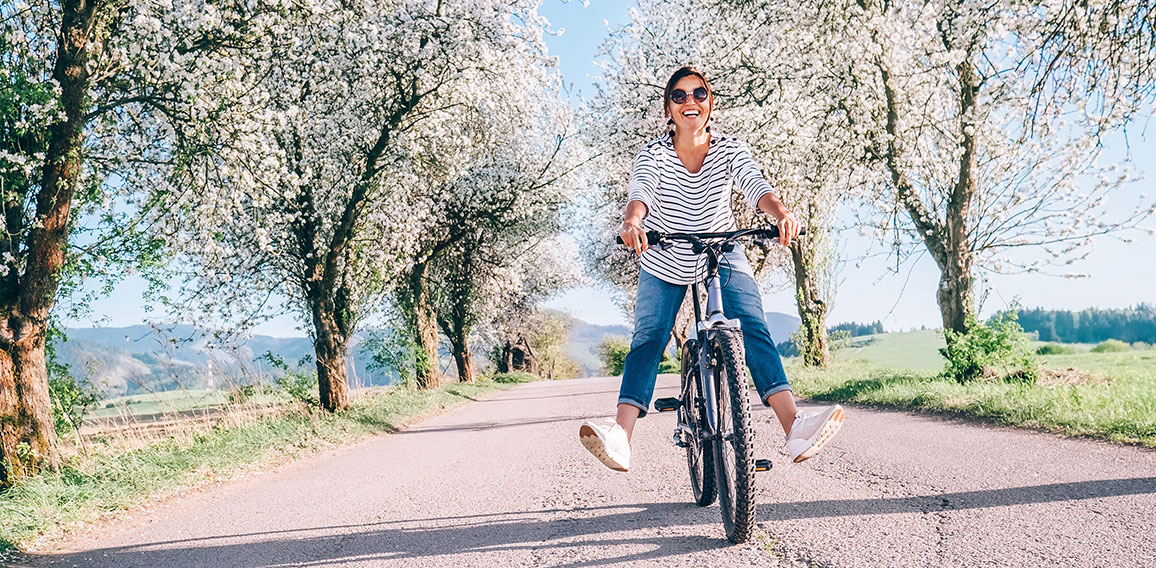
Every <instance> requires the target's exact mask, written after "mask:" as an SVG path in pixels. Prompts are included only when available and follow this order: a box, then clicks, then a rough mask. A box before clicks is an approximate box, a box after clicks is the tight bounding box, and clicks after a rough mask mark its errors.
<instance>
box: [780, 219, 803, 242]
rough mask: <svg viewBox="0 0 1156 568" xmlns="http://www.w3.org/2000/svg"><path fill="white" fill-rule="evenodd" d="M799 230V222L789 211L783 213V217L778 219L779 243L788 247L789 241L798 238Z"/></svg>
mask: <svg viewBox="0 0 1156 568" xmlns="http://www.w3.org/2000/svg"><path fill="white" fill-rule="evenodd" d="M800 228H801V225H799V220H798V219H796V218H795V216H794V215H792V214H791V212H790V211H784V212H783V216H782V217H780V218H779V243H780V244H782V245H783V246H790V244H791V241H793V240H795V239H797V238H799V229H800Z"/></svg>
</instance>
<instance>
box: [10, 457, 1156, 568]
mask: <svg viewBox="0 0 1156 568" xmlns="http://www.w3.org/2000/svg"><path fill="white" fill-rule="evenodd" d="M1148 493H1156V477H1142V478H1130V479H1112V480H1097V481H1085V482H1077V483H1055V484H1048V485H1035V486H1028V487H1014V488H1005V489H991V490H982V491H968V492H958V493H943V494H938V495H926V496H917V497H897V498H886V499H851V500H828V501H810V502H806V501H800V502H791V503H766V504H762V505H761V506H760V508H759V512H760V515H759V519H760V521H763V522H767V521H789V520H794V519H806V518H820V517H834V516H857V515H880V514H895V513H912V512H918V513H933V512H941V511H950V510H962V509H977V508H992V507H1006V506H1014V505H1024V504H1032V503H1046V502H1062V501H1075V500H1083V499H1098V498H1105V497H1117V496H1125V495H1138V494H1148ZM718 523H719V519H718V509H717V508H715V507H710V508H705V509H704V508H699V507H696V506H694V505H693V504H691V503H644V504H636V505H619V506H599V507H582V508H574V509H545V510H539V511H530V512H505V513H491V514H481V515H467V516H456V517H438V518H427V519H411V520H403V521H390V522H382V523H370V524H359V525H341V526H328V527H313V528H304V529H293V530H284V531H271V532H260V533H249V534H231V535H222V536H216V537H206V538H193V539H184V540H170V541H163V542H153V543H148V544H144V545H139V546H126V547H119V548H105V549H100V550H94V551H89V552H86V553H81V554H74V555H67V556H64V555H61V556H39V557H33V558H30V560H31V561H32V565H34V566H43V565H66V566H72V565H80V566H116V567H118V568H129V567H137V566H139V567H145V566H148V567H153V566H253V567H264V568H272V567H280V566H317V565H341V564H348V563H353V562H375V561H376V562H384V561H394V562H398V563H401V564H409V563H415V564H420V563H421V559H430V560H432V559H435V558H439V557H440V559H439V561H440V562H446V561H447V560H448V558H445V557H447V556H450V555H461V556H458V557H457V558H455V559H454V561H456V562H457V563H458V564H461V565H469V564H472V563H475V562H477V561H478V560H480V559H479V557H478V556H473V555H474V554H481V553H486V552H494V551H501V550H531V551H534V552H533V553H532V554H533V555H534V556H536V557H538V556H544V555H549V558H550V559H551V560H552V561H553V562H552V563H553V564H554V565H562V566H567V567H571V568H578V567H584V566H602V565H606V564H612V563H618V562H631V561H638V560H655V559H662V558H666V557H669V556H673V555H680V554H687V553H691V552H695V551H699V550H708V549H714V548H719V547H723V546H726V545H727V543H726V541H725V540H724V539H723V538H722V527H721V526H720V527H719V530H718V534H719V537H718V538H699V537H686V536H682V535H672V536H650V535H647V536H645V537H639V538H621V537H609V536H608V537H607V538H597V535H600V534H606V535H610V534H620V533H621V534H627V535H629V534H631V531H635V530H638V529H648V528H658V527H663V528H671V529H673V528H674V527H679V526H696V525H703V524H718ZM663 532H664V533H665V532H666V531H663ZM674 532H677V531H674ZM591 537H595V538H591ZM591 544H596V545H597V546H598V548H599V551H600V552H603V553H609V554H608V555H609V556H610V557H604V558H587V559H584V558H567V554H569V553H570V552H571V550H573V551H575V552H577V550H578V549H577V548H575V547H588V546H590V545H591ZM622 545H629V546H631V549H632V551H631V552H628V553H626V554H623V555H618V556H614V555H613V552H614V547H616V546H622ZM639 546H642V547H644V550H642V551H637V549H638V547H639ZM558 561H561V562H569V563H567V564H558V563H557V562H558Z"/></svg>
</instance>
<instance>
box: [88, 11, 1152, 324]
mask: <svg viewBox="0 0 1156 568" xmlns="http://www.w3.org/2000/svg"><path fill="white" fill-rule="evenodd" d="M631 5H632V3H629V2H620V1H612V0H590V1H589V2H587V3H585V4H584V3H583V2H581V1H580V0H573V1H570V2H563V1H562V0H545V3H544V5H543V6H542V10H541V12H542V14H543V15H545V16H546V17H547V18H548V19H549V20H550V22H551V24H552V28H553V29H555V30H558V29H564V30H565V32H564V33H562V34H561V35H554V36H548V37H547V38H546V43H547V45H548V46H549V49H550V52H551V53H552V54H554V55H555V56H556V57H558V63H559V67H560V69H561V71H562V74H563V76H564V78H565V80H566V81H567V82H568V83H570V84H572V85H573V87H574V89H575V91H576V93H577V94H581V95H585V96H587V97H589V96H591V95H592V94H593V89H592V88H591V85H592V84H593V83H594V81H595V80H596V78H597V76H598V73H599V70H598V68H597V67H596V66H595V64H594V59H595V57H596V55H597V52H598V48H599V46H600V45H601V44H602V42H603V41H604V40H605V39H606V37H607V35H608V28H607V24H609V25H610V26H611V27H613V26H616V25H621V24H623V23H626V22H627V21H628V20H629V16H628V13H627V10H628V9H629V7H630V6H631ZM1134 130H1139V129H1138V128H1136V129H1134ZM642 142H643V141H641V140H640V141H639V143H640V144H641V143H642ZM1130 142H1131V153H1132V158H1133V160H1134V162H1135V164H1136V165H1137V167H1138V168H1139V169H1141V170H1143V169H1145V168H1148V169H1149V172H1148V177H1149V179H1144V180H1141V181H1140V182H1138V183H1134V184H1131V185H1130V186H1127V187H1125V188H1123V190H1122V191H1120V192H1119V194H1118V195H1115V196H1114V197H1113V201H1114V202H1116V203H1119V204H1121V205H1129V204H1132V203H1134V202H1135V200H1136V198H1137V196H1138V194H1140V193H1142V192H1147V193H1149V194H1156V191H1152V190H1153V189H1156V188H1153V185H1154V183H1153V181H1152V179H1154V178H1156V131H1154V132H1152V133H1151V134H1150V135H1149V136H1148V137H1147V139H1144V137H1143V136H1142V133H1137V132H1133V133H1132V137H1131V139H1130ZM1109 144H1110V148H1109V151H1108V153H1107V155H1106V156H1105V159H1110V160H1118V159H1120V158H1122V157H1123V156H1124V151H1123V144H1122V138H1120V137H1117V138H1114V139H1112V140H1110V141H1109ZM1112 145H1114V147H1113V146H1112ZM772 183H773V180H772ZM1117 199H1118V201H1116V200H1117ZM1149 225H1156V221H1150V222H1149ZM1134 237H1135V241H1134V242H1132V243H1131V244H1125V243H1122V242H1120V241H1118V240H1117V239H1113V238H1101V239H1099V240H1098V241H1097V244H1096V247H1095V249H1094V250H1093V252H1092V253H1091V255H1090V256H1089V258H1088V259H1087V260H1086V261H1084V262H1081V263H1078V264H1076V265H1073V266H1071V267H1069V269H1070V270H1071V271H1073V272H1086V273H1089V274H1091V275H1092V276H1091V277H1090V278H1083V279H1065V278H1059V277H1051V276H1044V275H1019V276H997V277H993V278H992V280H991V284H992V289H993V292H992V294H991V295H990V296H989V297H987V299H986V300H985V301H984V303H983V305H982V311H983V313H984V314H989V313H991V312H994V311H996V310H999V309H1003V308H1005V307H1007V306H1008V305H1009V304H1010V303H1011V302H1012V301H1013V299H1015V298H1017V297H1018V298H1019V299H1020V302H1021V303H1022V304H1023V305H1024V306H1026V307H1037V306H1038V307H1045V308H1065V309H1082V308H1087V307H1091V306H1098V307H1127V306H1131V305H1135V304H1138V303H1141V302H1150V303H1156V291H1154V290H1153V286H1154V285H1156V237H1152V236H1149V235H1147V234H1142V235H1134ZM868 248H869V243H867V242H865V241H864V240H862V239H855V238H853V237H852V238H849V240H848V241H846V242H845V243H844V250H845V251H846V254H845V256H846V257H847V258H849V259H850V262H848V263H847V264H846V265H845V266H844V268H843V270H842V272H841V275H840V284H839V287H838V294H837V297H836V298H835V301H834V308H833V310H832V312H831V316H830V317H831V320H830V321H831V323H832V324H834V323H838V322H844V321H860V322H872V321H875V320H881V321H883V323H884V326H885V327H886V328H887V329H888V330H897V329H908V328H913V327H915V328H917V327H919V326H924V325H925V326H927V327H939V326H940V325H941V323H940V321H941V320H940V316H939V308H938V307H937V306H936V304H935V290H936V287H937V286H938V279H939V273H938V270H937V269H936V267H935V264H934V263H933V262H932V261H931V259H929V258H927V257H926V256H923V257H921V258H920V260H918V261H916V262H913V263H908V264H906V265H904V266H902V267H901V271H900V272H899V273H898V274H896V273H895V272H894V268H895V260H894V258H890V259H888V258H884V257H885V255H877V257H876V258H871V259H868V260H866V261H864V262H863V263H862V266H861V267H859V268H856V266H855V260H856V259H857V257H858V256H859V255H860V254H862V252H863V251H865V250H867V249H868ZM875 252H880V251H879V250H878V249H876V251H875ZM888 267H890V268H888ZM142 286H143V284H142V283H141V282H140V281H138V280H129V281H127V282H125V283H124V284H122V285H121V286H119V287H118V289H117V290H116V292H114V295H113V296H112V297H110V298H106V299H103V300H101V301H98V302H96V304H95V305H94V309H95V314H94V315H95V318H96V319H99V320H101V323H102V324H103V325H110V326H127V325H133V324H137V323H141V322H142V321H143V319H144V318H145V315H146V314H145V312H144V309H143V306H142V303H143V302H142V300H141V299H140V294H141V291H142ZM614 294H616V292H615V291H614V290H613V289H611V288H610V287H606V286H597V285H595V286H589V287H585V288H581V289H576V290H571V291H568V292H566V293H563V294H561V295H559V296H558V297H556V298H554V299H552V300H551V301H549V302H548V303H547V305H548V306H550V307H553V308H558V309H562V310H565V311H568V312H570V313H571V314H573V315H574V316H576V317H579V318H581V319H583V320H585V321H588V322H591V323H598V324H625V323H626V318H625V316H624V314H623V313H622V312H621V310H619V309H618V308H617V307H616V306H615V304H614V302H613V296H614ZM793 297H794V295H793V291H791V290H789V289H787V288H785V287H780V288H779V289H778V290H772V291H770V292H768V293H766V294H764V307H765V308H766V309H767V310H770V311H778V312H784V313H795V306H794V299H793ZM67 325H69V326H87V325H92V322H91V321H88V320H85V321H75V322H69V323H68V324H67ZM256 332H257V333H262V334H267V335H273V336H279V337H288V336H302V335H304V333H303V332H302V331H299V330H297V329H296V323H295V322H294V320H293V318H292V317H291V316H282V317H279V318H276V319H274V320H273V321H270V322H268V323H266V324H264V325H262V326H260V327H259V328H257V330H256ZM777 339H780V340H783V339H786V338H777Z"/></svg>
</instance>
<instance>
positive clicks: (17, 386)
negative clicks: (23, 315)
mask: <svg viewBox="0 0 1156 568" xmlns="http://www.w3.org/2000/svg"><path fill="white" fill-rule="evenodd" d="M13 319H16V318H13ZM17 321H18V320H17ZM17 325H20V324H17ZM5 331H8V330H5ZM46 331H47V329H46V327H45V326H44V325H36V324H34V323H31V322H25V323H24V324H23V325H21V326H20V328H18V330H16V333H15V334H14V335H15V336H16V337H17V340H16V341H15V342H12V343H8V342H5V343H6V348H5V349H4V350H0V449H2V451H3V459H4V461H3V466H0V487H8V486H11V485H12V484H13V483H15V482H16V481H17V480H19V479H20V478H23V477H27V476H30V475H33V474H35V473H37V472H38V471H40V470H41V469H42V468H44V467H47V468H49V469H52V470H54V471H55V470H56V469H58V467H59V458H58V456H57V452H56V429H55V425H54V424H53V420H52V400H51V397H50V396H49V394H48V370H47V367H46V366H45V361H44V341H45V332H46Z"/></svg>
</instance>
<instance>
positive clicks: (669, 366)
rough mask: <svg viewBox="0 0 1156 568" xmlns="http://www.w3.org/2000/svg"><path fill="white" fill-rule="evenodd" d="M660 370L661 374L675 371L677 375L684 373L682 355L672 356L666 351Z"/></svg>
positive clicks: (659, 366) (659, 365)
mask: <svg viewBox="0 0 1156 568" xmlns="http://www.w3.org/2000/svg"><path fill="white" fill-rule="evenodd" d="M658 372H659V373H660V374H661V373H674V374H676V375H677V374H680V373H682V357H681V356H673V357H672V356H670V355H667V354H665V353H664V354H663V355H662V362H661V363H659V364H658Z"/></svg>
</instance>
